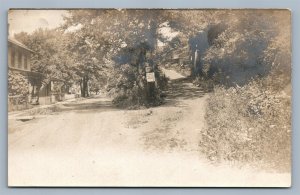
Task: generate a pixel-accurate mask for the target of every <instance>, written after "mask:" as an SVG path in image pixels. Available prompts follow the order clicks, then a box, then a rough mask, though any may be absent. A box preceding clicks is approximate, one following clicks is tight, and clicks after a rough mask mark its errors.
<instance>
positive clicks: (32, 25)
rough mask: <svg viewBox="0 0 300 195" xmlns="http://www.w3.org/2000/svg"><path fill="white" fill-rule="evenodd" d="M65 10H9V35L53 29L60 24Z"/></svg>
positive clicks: (65, 13) (65, 12)
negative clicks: (40, 29)
mask: <svg viewBox="0 0 300 195" xmlns="http://www.w3.org/2000/svg"><path fill="white" fill-rule="evenodd" d="M64 15H67V11H65V10H10V11H9V12H8V23H9V34H10V35H11V36H12V35H13V34H15V33H19V32H22V31H24V32H27V33H32V32H33V31H34V30H37V29H39V28H48V29H53V28H56V27H58V26H59V25H60V24H62V23H63V22H64V21H63V16H64Z"/></svg>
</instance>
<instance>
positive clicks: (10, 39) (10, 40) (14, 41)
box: [8, 37, 34, 52]
mask: <svg viewBox="0 0 300 195" xmlns="http://www.w3.org/2000/svg"><path fill="white" fill-rule="evenodd" d="M8 41H9V42H11V43H13V44H15V45H18V46H19V47H22V48H23V49H26V50H28V51H30V52H34V51H32V50H31V49H29V48H28V47H27V46H26V45H24V44H23V43H21V42H20V41H18V40H16V39H15V38H13V37H8Z"/></svg>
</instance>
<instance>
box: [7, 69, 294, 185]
mask: <svg viewBox="0 0 300 195" xmlns="http://www.w3.org/2000/svg"><path fill="white" fill-rule="evenodd" d="M165 72H166V75H167V76H169V77H170V78H171V80H170V86H169V89H168V91H167V92H166V94H167V96H166V102H165V104H164V105H162V106H159V107H155V108H149V109H143V110H120V109H116V108H114V107H113V105H112V104H111V101H110V100H109V99H107V98H104V97H101V96H100V97H95V98H91V99H85V100H82V101H78V102H69V103H66V104H61V105H60V107H59V109H57V110H55V111H54V112H53V113H50V114H49V113H47V114H46V115H42V116H40V117H35V118H34V119H32V120H28V121H24V122H21V121H16V120H14V119H10V120H9V134H8V142H9V143H8V152H9V153H8V165H9V167H8V182H9V185H12V186H265V185H266V184H267V185H268V186H278V185H279V186H286V185H289V180H290V175H289V174H278V173H266V172H260V171H258V170H254V169H253V168H251V167H245V166H244V167H239V166H236V165H229V164H224V163H223V164H222V165H212V164H210V162H208V161H206V160H205V158H204V157H203V156H202V155H201V153H200V152H199V147H201V146H199V145H198V143H199V136H201V129H203V128H204V127H205V120H204V115H205V104H206V98H207V95H206V94H204V93H203V92H202V91H201V89H199V88H196V87H194V86H193V85H192V84H191V82H190V80H189V79H186V78H184V77H182V76H181V75H179V74H178V73H176V72H174V71H165Z"/></svg>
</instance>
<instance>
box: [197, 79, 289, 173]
mask: <svg viewBox="0 0 300 195" xmlns="http://www.w3.org/2000/svg"><path fill="white" fill-rule="evenodd" d="M265 82H266V81H265V80H257V81H251V82H250V83H249V84H247V85H245V86H243V87H239V86H236V87H231V88H228V89H225V88H224V87H220V86H219V87H215V89H214V91H213V93H212V94H211V95H210V97H209V99H208V105H207V113H206V116H205V117H206V121H207V128H206V129H204V130H203V132H202V138H201V141H200V145H201V147H200V148H202V152H204V154H205V155H206V156H207V157H208V158H209V159H211V160H213V161H221V160H230V161H240V162H256V163H257V162H258V161H260V162H262V164H266V165H267V166H268V167H272V168H276V170H284V171H287V170H288V169H289V168H290V158H291V157H290V153H291V152H290V151H291V150H290V149H291V146H290V142H291V133H290V130H291V100H290V96H283V95H281V94H280V93H278V92H276V91H273V90H270V89H268V88H267V87H265V86H264V85H263V83H265Z"/></svg>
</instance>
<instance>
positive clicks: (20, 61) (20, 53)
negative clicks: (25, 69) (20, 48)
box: [18, 52, 22, 68]
mask: <svg viewBox="0 0 300 195" xmlns="http://www.w3.org/2000/svg"><path fill="white" fill-rule="evenodd" d="M18 53H19V55H18V68H22V52H18Z"/></svg>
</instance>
